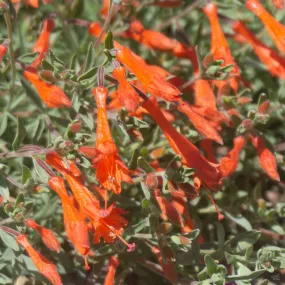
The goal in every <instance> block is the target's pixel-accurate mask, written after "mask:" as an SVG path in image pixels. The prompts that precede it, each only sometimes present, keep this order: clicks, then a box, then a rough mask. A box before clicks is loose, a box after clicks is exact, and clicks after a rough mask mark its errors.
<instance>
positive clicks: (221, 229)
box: [215, 223, 225, 248]
mask: <svg viewBox="0 0 285 285" xmlns="http://www.w3.org/2000/svg"><path fill="white" fill-rule="evenodd" d="M215 224H216V226H217V233H218V243H219V248H224V244H225V230H224V227H223V226H222V224H221V223H215Z"/></svg>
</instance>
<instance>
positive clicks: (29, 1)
mask: <svg viewBox="0 0 285 285" xmlns="http://www.w3.org/2000/svg"><path fill="white" fill-rule="evenodd" d="M20 2H21V0H12V3H13V4H18V3H20ZM25 4H26V5H27V6H32V7H33V8H39V0H25Z"/></svg>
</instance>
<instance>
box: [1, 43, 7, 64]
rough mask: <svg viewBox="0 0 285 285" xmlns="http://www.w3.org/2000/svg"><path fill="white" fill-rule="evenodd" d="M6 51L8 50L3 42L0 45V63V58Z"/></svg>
mask: <svg viewBox="0 0 285 285" xmlns="http://www.w3.org/2000/svg"><path fill="white" fill-rule="evenodd" d="M7 51H8V47H7V44H5V43H3V44H2V45H0V64H1V62H2V58H3V57H4V55H5V54H6V53H7Z"/></svg>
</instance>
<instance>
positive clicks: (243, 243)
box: [237, 230, 261, 250]
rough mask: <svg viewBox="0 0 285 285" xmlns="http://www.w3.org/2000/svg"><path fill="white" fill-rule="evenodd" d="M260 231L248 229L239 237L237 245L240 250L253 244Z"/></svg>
mask: <svg viewBox="0 0 285 285" xmlns="http://www.w3.org/2000/svg"><path fill="white" fill-rule="evenodd" d="M260 235H261V232H259V231H255V230H253V231H249V232H247V233H245V234H244V235H243V236H241V237H240V238H239V241H238V245H237V247H238V248H239V249H240V250H246V249H247V248H248V247H249V246H252V245H253V244H255V243H256V242H257V241H258V239H259V238H260Z"/></svg>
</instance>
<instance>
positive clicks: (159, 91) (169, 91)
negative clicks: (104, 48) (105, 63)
mask: <svg viewBox="0 0 285 285" xmlns="http://www.w3.org/2000/svg"><path fill="white" fill-rule="evenodd" d="M116 56H117V60H118V61H119V62H121V63H122V64H124V65H125V66H126V67H127V68H128V69H129V70H131V71H132V72H133V73H134V74H135V75H136V76H137V79H138V80H139V81H140V83H141V84H142V86H143V87H144V88H145V89H146V90H147V92H149V93H150V94H151V95H153V96H158V97H162V98H163V99H164V100H166V101H169V102H172V101H179V100H180V98H179V94H180V91H179V90H178V89H177V88H176V87H175V86H173V85H172V84H170V83H169V82H167V81H166V79H165V78H164V77H163V76H161V75H160V74H159V73H157V72H154V70H153V69H152V68H151V67H149V66H148V65H147V64H146V63H145V62H144V61H142V60H139V59H138V57H137V56H135V55H134V54H133V53H132V52H131V50H130V49H128V48H127V47H122V48H121V49H119V50H118V51H117V55H116Z"/></svg>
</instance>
